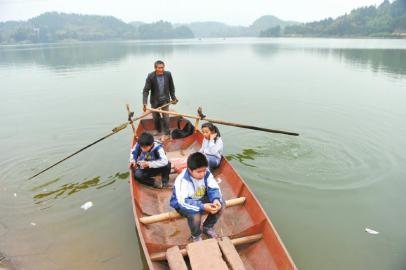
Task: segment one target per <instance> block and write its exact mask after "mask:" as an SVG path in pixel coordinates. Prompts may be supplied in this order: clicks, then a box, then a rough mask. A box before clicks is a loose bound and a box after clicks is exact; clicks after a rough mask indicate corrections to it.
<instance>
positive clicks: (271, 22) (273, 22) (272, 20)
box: [249, 15, 300, 36]
mask: <svg viewBox="0 0 406 270" xmlns="http://www.w3.org/2000/svg"><path fill="white" fill-rule="evenodd" d="M298 24H300V23H299V22H294V21H283V20H281V19H279V18H277V17H275V16H272V15H266V16H262V17H260V18H259V19H257V20H255V21H254V22H253V23H252V25H251V26H250V27H249V30H250V32H252V34H253V35H255V36H258V35H259V34H260V33H261V31H265V30H267V29H269V28H273V27H278V26H279V27H280V28H281V29H283V28H285V27H286V26H290V25H298Z"/></svg>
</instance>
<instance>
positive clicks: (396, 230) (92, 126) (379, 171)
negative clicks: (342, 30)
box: [0, 39, 406, 270]
mask: <svg viewBox="0 0 406 270" xmlns="http://www.w3.org/2000/svg"><path fill="white" fill-rule="evenodd" d="M156 59H163V60H164V61H166V62H167V69H168V70H171V71H172V73H173V76H174V80H175V84H176V89H177V90H176V91H177V96H178V97H179V100H180V103H179V104H178V105H177V106H176V110H178V111H181V112H186V113H194V112H195V111H196V108H197V107H198V106H200V105H201V106H203V108H204V111H205V112H206V114H207V115H209V116H211V117H212V118H219V119H228V120H230V121H238V122H242V123H247V124H256V125H259V126H264V127H270V128H280V129H288V130H292V131H296V132H299V133H300V134H301V136H300V137H297V138H296V137H288V136H282V135H275V134H266V133H260V132H254V131H248V130H243V129H235V128H230V127H222V128H221V131H222V134H223V140H224V142H225V152H226V154H227V157H228V158H229V159H230V160H231V162H232V163H233V165H234V166H235V168H236V169H237V171H238V172H239V173H240V174H241V175H242V176H243V177H244V178H245V179H246V181H247V183H248V184H249V186H250V187H251V188H252V189H253V191H254V192H255V194H256V196H257V197H258V199H259V200H260V201H261V203H262V205H263V207H264V209H265V210H266V212H267V213H268V215H269V216H270V218H271V220H272V222H273V223H274V225H275V226H276V228H277V230H278V232H279V233H280V235H281V237H282V239H283V241H284V243H285V245H286V247H287V249H288V250H289V252H290V254H291V256H292V258H293V259H294V261H295V262H296V264H297V266H298V267H299V269H304V270H318V269H334V270H335V269H336V270H341V269H380V270H381V269H399V270H400V269H406V259H405V256H404V255H405V252H406V230H405V228H406V208H405V205H406V196H405V195H404V194H405V192H406V166H405V164H406V151H405V150H406V41H405V40H335V39H227V40H222V39H213V40H181V41H160V42H142V43H133V42H121V43H85V44H61V45H35V46H32V45H30V46H5V47H0V101H1V106H0V115H1V117H0V127H1V128H0V150H1V151H0V252H1V253H3V254H5V255H6V256H8V257H9V258H11V260H12V261H13V262H14V264H15V265H16V266H17V268H18V269H41V270H47V269H52V270H54V269H98V270H101V269H143V264H142V259H141V256H140V251H139V248H138V242H137V241H138V240H137V237H136V233H135V225H134V220H133V215H132V208H131V201H130V192H129V185H128V174H127V173H126V172H127V169H126V168H127V160H128V152H129V144H130V137H131V131H130V129H128V130H126V131H124V132H122V133H119V134H118V135H115V136H114V137H112V138H110V139H108V140H106V141H104V142H102V143H100V144H98V145H97V146H96V147H93V148H91V149H90V150H88V151H86V152H83V153H81V154H80V155H78V156H77V157H76V158H74V159H71V160H69V161H67V162H65V163H63V164H62V165H60V166H58V167H56V168H54V169H52V170H51V171H49V172H47V173H45V174H43V175H41V176H40V177H38V178H37V179H35V180H32V181H28V180H26V179H27V177H29V176H30V175H32V174H34V173H35V172H38V171H39V170H41V169H43V168H44V167H47V166H48V165H50V164H52V163H53V162H55V161H57V160H59V159H60V158H62V157H64V156H65V155H66V154H69V153H71V152H73V151H75V150H77V149H78V148H80V147H82V146H84V145H86V144H88V143H89V142H91V141H93V140H95V139H97V138H99V137H101V136H103V135H104V134H107V133H108V132H109V131H110V129H111V128H113V127H114V126H116V125H117V124H119V123H121V122H123V121H125V120H126V110H125V104H126V103H130V104H131V105H132V107H133V108H135V109H136V112H140V108H141V106H140V104H141V89H142V87H143V83H144V80H145V77H146V74H147V73H148V72H150V71H151V70H152V63H153V61H154V60H156ZM87 201H92V202H93V203H94V206H93V207H92V208H90V209H89V210H87V211H84V210H83V209H81V208H80V206H81V205H82V204H83V203H85V202H87ZM366 227H368V228H371V229H374V230H376V231H379V232H380V234H378V235H370V234H368V233H366V232H365V228H366Z"/></svg>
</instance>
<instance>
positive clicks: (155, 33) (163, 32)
mask: <svg viewBox="0 0 406 270" xmlns="http://www.w3.org/2000/svg"><path fill="white" fill-rule="evenodd" d="M193 37H194V35H193V32H192V31H191V30H190V29H189V28H187V27H185V26H182V27H173V26H172V24H171V23H168V22H163V21H159V22H156V23H151V24H146V23H140V24H127V23H125V22H123V21H121V20H119V19H117V18H115V17H112V16H97V15H79V14H67V13H58V12H47V13H44V14H41V15H40V16H37V17H34V18H32V19H29V20H27V21H8V22H0V44H1V43H3V44H8V43H43V42H44V43H45V42H60V41H70V40H79V41H95V40H128V39H145V38H149V39H159V38H193Z"/></svg>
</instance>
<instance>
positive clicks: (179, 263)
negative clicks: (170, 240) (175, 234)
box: [166, 246, 188, 270]
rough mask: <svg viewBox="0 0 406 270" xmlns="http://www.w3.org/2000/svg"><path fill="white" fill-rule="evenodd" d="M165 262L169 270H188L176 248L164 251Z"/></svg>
mask: <svg viewBox="0 0 406 270" xmlns="http://www.w3.org/2000/svg"><path fill="white" fill-rule="evenodd" d="M166 260H167V261H168V264H169V268H170V269H171V270H188V269H187V266H186V263H185V261H184V260H183V256H182V253H181V252H180V249H179V247H178V246H173V247H171V248H168V249H167V250H166Z"/></svg>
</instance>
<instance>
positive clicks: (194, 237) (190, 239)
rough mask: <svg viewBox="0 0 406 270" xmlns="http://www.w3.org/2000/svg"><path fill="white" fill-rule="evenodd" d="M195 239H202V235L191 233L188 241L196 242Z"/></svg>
mask: <svg viewBox="0 0 406 270" xmlns="http://www.w3.org/2000/svg"><path fill="white" fill-rule="evenodd" d="M197 241H202V237H201V236H200V235H199V236H193V235H191V236H190V237H189V242H197Z"/></svg>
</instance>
